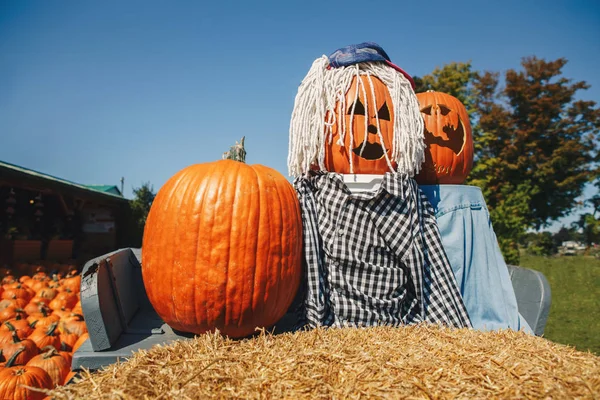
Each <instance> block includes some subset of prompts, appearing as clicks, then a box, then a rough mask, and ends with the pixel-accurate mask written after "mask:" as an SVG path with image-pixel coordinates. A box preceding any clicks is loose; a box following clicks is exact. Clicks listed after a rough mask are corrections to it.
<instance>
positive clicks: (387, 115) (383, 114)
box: [377, 102, 390, 121]
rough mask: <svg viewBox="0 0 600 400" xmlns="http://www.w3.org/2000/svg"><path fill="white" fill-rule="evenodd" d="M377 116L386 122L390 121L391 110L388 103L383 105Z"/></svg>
mask: <svg viewBox="0 0 600 400" xmlns="http://www.w3.org/2000/svg"><path fill="white" fill-rule="evenodd" d="M377 116H378V117H379V119H385V120H386V121H389V120H390V110H389V109H388V106H387V103H385V102H384V103H383V105H382V106H381V108H380V109H379V111H377Z"/></svg>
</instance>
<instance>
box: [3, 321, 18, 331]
mask: <svg viewBox="0 0 600 400" xmlns="http://www.w3.org/2000/svg"><path fill="white" fill-rule="evenodd" d="M4 325H6V327H7V328H8V330H9V331H11V332H15V331H16V329H15V327H14V325H13V324H11V323H10V322H9V321H5V322H4Z"/></svg>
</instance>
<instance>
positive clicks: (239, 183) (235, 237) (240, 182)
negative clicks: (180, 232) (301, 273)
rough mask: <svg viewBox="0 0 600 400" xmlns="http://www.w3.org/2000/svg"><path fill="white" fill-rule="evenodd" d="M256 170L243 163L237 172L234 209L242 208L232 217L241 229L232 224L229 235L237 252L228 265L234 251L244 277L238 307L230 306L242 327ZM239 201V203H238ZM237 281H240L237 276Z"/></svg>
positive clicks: (231, 244) (230, 241)
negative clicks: (250, 216) (239, 213)
mask: <svg viewBox="0 0 600 400" xmlns="http://www.w3.org/2000/svg"><path fill="white" fill-rule="evenodd" d="M253 172H254V169H253V168H252V167H250V166H248V165H245V164H244V165H243V166H240V170H238V171H237V174H235V184H234V185H233V188H234V189H233V190H234V194H233V201H232V204H233V207H232V208H233V210H240V212H241V215H232V219H233V220H239V221H241V225H240V227H241V229H240V230H237V231H234V229H233V224H230V235H229V243H230V247H233V248H235V249H236V251H235V252H230V254H229V256H230V257H229V263H228V265H232V264H231V262H232V260H231V256H232V253H235V254H236V257H235V265H237V269H238V271H237V275H240V276H242V279H239V282H241V284H240V286H241V287H240V288H239V289H238V290H239V292H240V293H239V295H238V297H239V301H237V302H236V303H235V304H237V307H228V308H230V309H231V314H232V315H233V317H232V318H233V319H234V321H235V320H237V326H238V327H240V326H242V323H243V322H245V320H244V309H247V304H248V301H247V300H246V299H247V295H246V292H247V287H246V286H247V283H246V281H245V280H244V279H243V277H244V276H246V268H247V267H248V263H247V262H246V252H247V249H246V243H247V239H246V238H247V236H248V235H247V232H248V230H249V229H248V227H249V226H250V221H249V214H250V213H251V207H249V205H248V204H247V203H248V199H251V198H252V190H251V189H252V185H251V183H250V179H249V177H250V175H251V174H252V173H253ZM244 182H248V183H246V185H247V186H246V187H245V185H244ZM244 189H246V190H249V192H246V191H245V190H244ZM238 203H239V204H238ZM242 236H243V237H244V239H242ZM235 281H238V279H237V276H236V279H235Z"/></svg>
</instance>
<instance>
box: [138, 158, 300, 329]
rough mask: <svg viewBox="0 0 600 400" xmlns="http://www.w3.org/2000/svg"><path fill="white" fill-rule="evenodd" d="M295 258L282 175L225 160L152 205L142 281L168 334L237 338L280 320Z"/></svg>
mask: <svg viewBox="0 0 600 400" xmlns="http://www.w3.org/2000/svg"><path fill="white" fill-rule="evenodd" d="M301 250H302V219H301V215H300V206H299V204H298V200H297V197H296V193H295V191H294V189H293V187H292V186H291V184H290V183H289V182H288V181H287V180H286V179H285V177H284V176H283V175H281V174H280V173H279V172H277V171H275V170H273V169H271V168H269V167H265V166H262V165H252V166H249V165H246V164H244V163H241V162H237V161H232V160H221V161H216V162H212V163H205V164H196V165H193V166H190V167H188V168H185V169H183V170H182V171H180V172H178V173H177V174H175V175H174V176H173V177H172V178H171V179H169V180H168V181H167V182H166V183H165V184H164V186H163V187H162V188H161V189H160V190H159V192H158V194H157V195H156V198H155V199H154V202H153V203H152V207H151V209H150V212H149V214H148V218H147V221H146V226H145V230H144V239H143V245H142V276H143V280H144V286H145V288H146V292H147V294H148V298H149V299H150V302H151V303H152V305H153V306H154V309H155V310H156V312H157V313H158V315H159V316H160V317H161V318H162V319H163V320H164V321H165V322H166V323H167V324H169V325H170V326H171V327H172V328H174V329H176V330H180V331H185V332H192V333H196V334H201V333H203V332H207V331H213V330H215V329H218V330H219V331H220V332H221V333H223V334H225V335H228V336H231V337H244V336H247V335H249V334H252V333H253V332H254V331H255V328H256V327H268V326H272V325H273V324H274V323H276V322H277V321H278V320H279V319H280V318H281V317H282V316H283V315H284V314H285V312H286V311H287V309H288V307H289V306H290V304H291V302H292V300H293V298H294V296H295V294H296V291H297V289H298V286H299V283H300V278H301Z"/></svg>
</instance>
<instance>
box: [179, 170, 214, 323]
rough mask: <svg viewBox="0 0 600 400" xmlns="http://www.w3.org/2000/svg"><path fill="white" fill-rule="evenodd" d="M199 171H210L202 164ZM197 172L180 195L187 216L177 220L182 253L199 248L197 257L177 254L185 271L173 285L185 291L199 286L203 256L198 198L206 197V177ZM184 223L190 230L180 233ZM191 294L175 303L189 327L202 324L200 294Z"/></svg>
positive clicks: (182, 208) (181, 207) (183, 295)
mask: <svg viewBox="0 0 600 400" xmlns="http://www.w3.org/2000/svg"><path fill="white" fill-rule="evenodd" d="M198 169H201V170H205V169H206V167H204V166H202V165H201V164H198ZM195 171H196V170H194V171H190V172H189V174H188V175H192V176H191V177H188V176H186V182H187V186H185V188H184V189H181V190H180V191H179V192H180V193H182V195H181V204H180V210H184V212H183V213H182V214H181V215H180V216H179V218H177V220H178V221H177V224H178V225H177V226H178V228H177V237H178V238H179V240H178V243H180V244H181V246H179V250H181V248H182V247H184V248H188V245H187V243H188V242H193V243H194V244H195V245H194V248H195V251H194V253H193V256H191V255H187V254H185V255H183V257H184V258H183V259H182V255H181V251H179V252H177V257H176V258H177V259H178V260H179V265H180V268H181V269H182V270H181V271H180V272H179V273H178V274H174V275H175V276H176V278H178V280H177V281H176V284H174V285H173V287H181V286H182V285H185V286H188V285H191V286H192V287H195V286H196V268H197V265H198V256H199V251H198V246H197V244H198V240H199V237H200V226H199V225H200V222H199V221H200V214H199V210H198V204H199V203H198V201H197V197H198V194H199V193H201V194H202V196H204V193H205V192H203V189H204V185H203V181H204V180H203V179H202V177H203V175H202V174H197V173H194V174H192V172H195ZM180 223H183V225H184V226H186V227H187V228H185V229H182V230H181V231H180V229H179V224H180ZM189 232H192V233H193V234H194V237H193V238H188V237H187V236H188V234H189ZM190 257H191V258H190ZM190 275H191V276H190ZM181 280H183V282H181ZM189 293H190V290H183V291H179V295H180V296H181V298H180V299H179V301H178V302H176V303H175V304H181V305H182V306H183V309H180V314H183V321H181V316H180V315H178V314H176V317H177V321H178V322H179V323H181V324H182V325H186V326H187V325H189V324H190V322H189V321H190V320H194V321H196V323H197V321H198V316H197V314H196V291H195V290H191V296H190V295H189ZM174 294H175V293H174ZM173 299H174V300H173V301H174V302H175V296H174V297H173ZM190 314H191V315H190Z"/></svg>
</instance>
